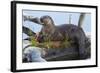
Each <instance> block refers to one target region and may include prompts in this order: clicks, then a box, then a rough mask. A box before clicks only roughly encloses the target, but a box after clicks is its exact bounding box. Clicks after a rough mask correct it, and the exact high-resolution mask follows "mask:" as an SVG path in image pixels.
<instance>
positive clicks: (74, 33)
mask: <svg viewBox="0 0 100 73" xmlns="http://www.w3.org/2000/svg"><path fill="white" fill-rule="evenodd" d="M30 21H32V22H35V23H39V24H41V25H43V27H42V30H41V31H40V35H42V37H43V38H42V39H39V40H41V41H42V42H43V41H45V39H49V40H50V41H63V40H65V39H66V38H67V39H68V40H72V41H74V44H75V45H76V47H77V48H78V51H79V57H80V59H86V58H87V57H88V56H87V55H88V54H87V48H86V46H85V45H86V35H85V33H84V31H83V29H82V28H81V27H79V26H76V25H74V24H62V25H60V26H56V25H55V23H54V21H53V19H52V18H51V17H50V16H48V15H46V16H42V17H41V18H40V19H38V20H37V18H36V19H35V18H33V19H31V20H30ZM39 38H40V37H39ZM76 47H75V48H76Z"/></svg>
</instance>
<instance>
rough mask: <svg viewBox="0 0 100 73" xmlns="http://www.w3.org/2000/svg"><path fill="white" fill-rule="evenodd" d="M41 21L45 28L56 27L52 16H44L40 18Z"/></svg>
mask: <svg viewBox="0 0 100 73" xmlns="http://www.w3.org/2000/svg"><path fill="white" fill-rule="evenodd" d="M40 21H41V23H42V25H44V26H54V21H53V20H52V18H51V17H50V16H47V15H46V16H42V17H41V18H40Z"/></svg>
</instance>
